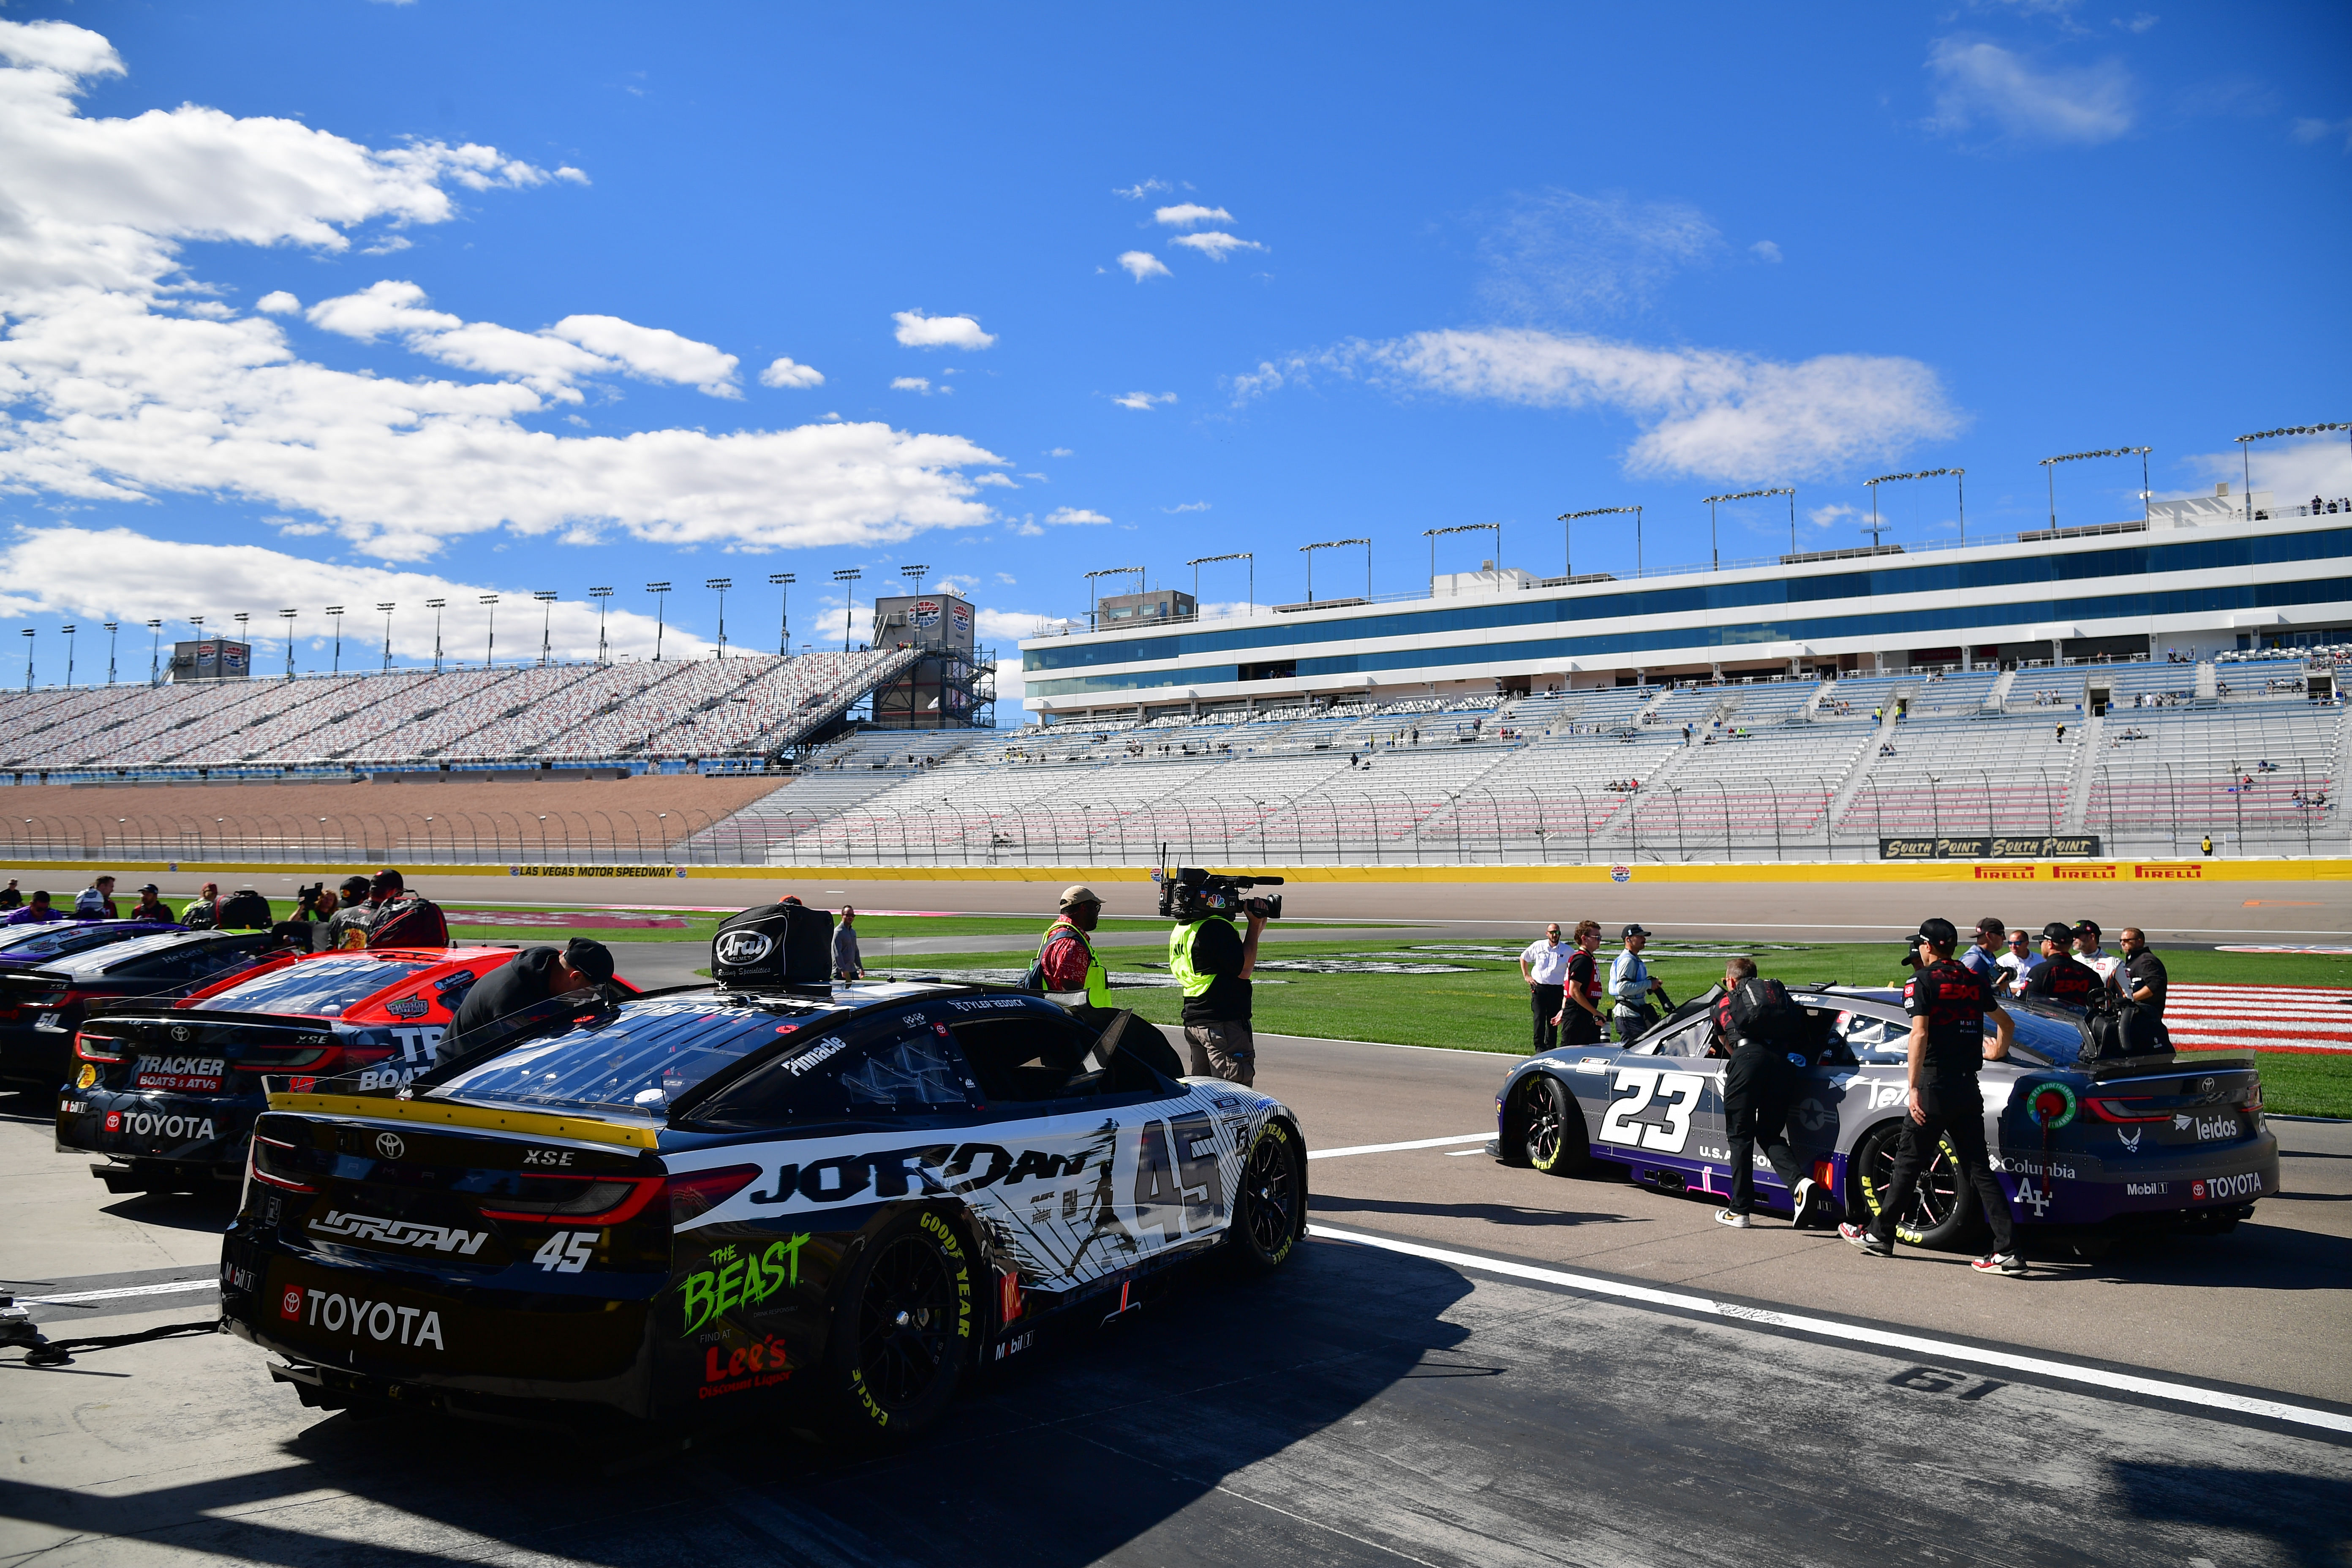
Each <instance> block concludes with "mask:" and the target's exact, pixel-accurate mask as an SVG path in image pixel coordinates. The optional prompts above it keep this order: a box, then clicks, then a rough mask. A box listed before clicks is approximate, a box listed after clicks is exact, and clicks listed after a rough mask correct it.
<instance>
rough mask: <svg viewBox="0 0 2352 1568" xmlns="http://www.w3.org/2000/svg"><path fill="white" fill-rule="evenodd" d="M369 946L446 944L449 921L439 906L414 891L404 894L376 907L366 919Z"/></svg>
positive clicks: (447, 942) (428, 945)
mask: <svg viewBox="0 0 2352 1568" xmlns="http://www.w3.org/2000/svg"><path fill="white" fill-rule="evenodd" d="M367 944H368V945H369V946H370V947H446V946H448V945H449V921H448V918H447V917H446V916H445V915H443V914H442V912H441V906H440V905H438V904H436V903H435V902H434V901H433V900H430V899H420V898H418V897H417V896H416V895H415V893H404V894H403V895H401V896H400V897H399V898H397V899H394V900H393V901H392V902H390V903H388V904H386V905H384V906H383V908H382V909H380V910H377V911H376V914H375V919H374V920H373V921H369V922H368V940H367Z"/></svg>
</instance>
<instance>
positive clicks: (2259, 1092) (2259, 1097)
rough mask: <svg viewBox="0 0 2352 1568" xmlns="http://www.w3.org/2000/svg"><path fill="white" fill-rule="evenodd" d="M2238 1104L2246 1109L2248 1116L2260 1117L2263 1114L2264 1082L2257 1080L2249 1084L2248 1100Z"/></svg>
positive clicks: (2247, 1090) (2247, 1087)
mask: <svg viewBox="0 0 2352 1568" xmlns="http://www.w3.org/2000/svg"><path fill="white" fill-rule="evenodd" d="M2238 1103H2239V1104H2241V1105H2242V1106H2244V1107H2245V1108H2246V1112H2247V1114H2248V1115H2251V1116H2260V1115H2261V1114H2262V1113H2263V1080H2262V1079H2254V1081H2253V1082H2252V1083H2250V1084H2248V1085H2247V1086H2246V1098H2245V1099H2243V1100H2240V1101H2239V1102H2238Z"/></svg>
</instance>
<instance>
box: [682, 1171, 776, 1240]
mask: <svg viewBox="0 0 2352 1568" xmlns="http://www.w3.org/2000/svg"><path fill="white" fill-rule="evenodd" d="M760 1171H761V1167H760V1166H758V1165H729V1166H726V1167H724V1168H723V1169H720V1170H716V1171H697V1172H695V1173H693V1174H692V1175H690V1176H672V1177H671V1178H670V1179H669V1223H670V1225H671V1226H673V1227H675V1226H681V1225H684V1224H685V1223H686V1222H687V1221H688V1220H690V1219H693V1218H694V1217H695V1216H697V1215H705V1214H709V1212H710V1211H711V1210H712V1209H715V1208H717V1207H718V1206H719V1205H720V1204H723V1203H725V1202H726V1201H727V1200H728V1199H729V1198H731V1197H733V1196H734V1195H735V1194H737V1193H740V1192H741V1191H742V1190H743V1189H744V1188H745V1187H748V1186H750V1185H751V1184H752V1183H753V1182H755V1181H757V1180H759V1177H760Z"/></svg>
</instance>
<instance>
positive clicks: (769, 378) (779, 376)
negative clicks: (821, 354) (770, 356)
mask: <svg viewBox="0 0 2352 1568" xmlns="http://www.w3.org/2000/svg"><path fill="white" fill-rule="evenodd" d="M760 384H761V386H792V387H802V386H823V385H824V372H823V371H821V370H819V369H817V368H816V367H815V366H814V365H808V364H803V363H800V362H799V361H798V360H795V359H794V358H793V356H792V355H790V354H784V355H782V356H780V357H779V358H778V359H777V360H776V361H775V362H774V363H772V364H770V365H769V366H768V368H767V369H765V370H763V371H761V373H760Z"/></svg>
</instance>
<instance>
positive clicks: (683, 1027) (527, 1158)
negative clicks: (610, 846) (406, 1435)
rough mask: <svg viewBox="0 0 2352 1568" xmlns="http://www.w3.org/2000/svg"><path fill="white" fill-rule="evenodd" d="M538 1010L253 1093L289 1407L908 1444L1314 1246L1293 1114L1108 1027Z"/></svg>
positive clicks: (975, 991)
mask: <svg viewBox="0 0 2352 1568" xmlns="http://www.w3.org/2000/svg"><path fill="white" fill-rule="evenodd" d="M541 1007H543V1008H547V1009H550V1010H551V1014H560V1015H561V1016H551V1017H550V1018H549V1019H547V1020H545V1021H544V1022H543V1023H541V1024H539V1025H535V1026H534V1025H531V1024H530V1021H529V1020H528V1019H525V1020H524V1021H523V1023H522V1024H521V1025H519V1026H518V1031H519V1032H515V1033H511V1034H509V1036H508V1037H506V1039H505V1040H504V1041H503V1042H502V1043H499V1044H495V1045H492V1046H490V1047H487V1050H488V1054H487V1055H483V1054H480V1053H468V1054H467V1055H464V1056H460V1057H459V1058H457V1059H456V1060H454V1061H452V1062H450V1063H448V1064H446V1065H444V1066H442V1067H440V1068H436V1070H435V1071H434V1072H432V1073H430V1074H426V1075H423V1076H420V1077H419V1078H418V1079H416V1081H415V1083H413V1084H411V1085H409V1086H407V1087H406V1088H400V1087H396V1086H395V1087H385V1086H383V1085H382V1084H378V1085H377V1086H376V1087H374V1088H373V1089H363V1088H361V1087H360V1084H359V1080H358V1079H344V1080H341V1081H339V1082H334V1083H328V1082H321V1083H320V1084H318V1085H317V1086H316V1090H315V1092H311V1093H293V1092H290V1091H289V1092H283V1093H273V1094H272V1095H271V1098H270V1102H269V1104H270V1109H269V1110H268V1111H267V1112H266V1113H265V1114H264V1115H263V1116H262V1117H261V1119H260V1121H259V1122H258V1123H257V1125H256V1127H255V1130H254V1136H253V1143H252V1157H251V1162H250V1164H249V1166H248V1173H249V1174H248V1180H247V1185H246V1191H245V1197H244V1203H243V1206H242V1209H241V1211H240V1212H239V1214H238V1215H237V1218H236V1223H235V1225H233V1226H231V1227H230V1228H229V1231H228V1234H227V1237H226V1242H225V1244H224V1247H223V1250H222V1262H221V1280H222V1288H221V1289H222V1304H223V1310H224V1312H225V1313H226V1318H227V1320H228V1324H229V1327H230V1329H231V1330H232V1331H234V1332H236V1333H237V1334H238V1335H240V1336H242V1337H244V1338H246V1339H248V1340H250V1341H252V1342H254V1343H256V1344H257V1345H261V1346H263V1347H265V1348H267V1349H268V1350H270V1351H273V1352H277V1353H278V1355H279V1356H281V1357H283V1358H284V1363H283V1364H281V1365H277V1366H273V1367H272V1369H271V1370H272V1373H273V1375H274V1376H276V1377H278V1379H279V1380H281V1381H289V1382H292V1383H294V1384H297V1386H298V1389H299V1393H300V1395H301V1397H302V1399H303V1401H304V1402H305V1403H306V1404H310V1405H320V1406H325V1407H329V1408H334V1407H341V1406H345V1405H353V1406H379V1407H381V1406H383V1405H385V1404H386V1403H387V1402H394V1401H396V1402H398V1403H399V1404H400V1405H420V1406H434V1407H438V1408H442V1409H446V1410H448V1411H451V1412H454V1413H459V1414H471V1415H488V1416H515V1417H525V1418H531V1417H535V1418H538V1419H542V1420H543V1419H546V1418H548V1416H549V1415H551V1414H552V1415H555V1417H556V1418H557V1419H559V1420H562V1421H564V1422H566V1423H576V1422H578V1421H581V1420H583V1419H585V1418H586V1417H589V1416H591V1415H596V1414H598V1413H600V1412H601V1413H607V1414H609V1413H619V1414H620V1415H623V1416H625V1417H630V1418H636V1419H641V1420H651V1421H657V1422H664V1423H669V1422H685V1421H691V1420H695V1419H697V1418H701V1417H706V1416H740V1415H755V1416H757V1417H759V1418H760V1419H761V1420H762V1421H763V1422H764V1421H768V1420H771V1419H776V1418H781V1419H782V1425H784V1426H793V1427H808V1428H815V1429H820V1430H824V1431H827V1432H830V1433H832V1434H835V1435H836V1436H841V1437H844V1438H847V1439H852V1440H866V1441H901V1440H904V1439H907V1438H909V1437H911V1436H914V1435H916V1434H917V1433H919V1432H920V1431H921V1430H922V1429H923V1428H924V1427H925V1426H927V1425H928V1424H929V1422H930V1421H931V1420H932V1419H933V1418H934V1417H935V1416H936V1415H938V1414H939V1413H940V1409H941V1407H942V1406H943V1405H945V1403H946V1401H947V1400H948V1398H949V1396H950V1394H951V1393H952V1392H953V1391H954V1389H955V1387H956V1385H957V1383H958V1381H959V1379H960V1378H961V1376H962V1375H963V1374H964V1373H966V1372H967V1371H968V1370H970V1369H971V1368H972V1367H974V1366H975V1365H976V1364H979V1363H992V1362H998V1361H1002V1360H1003V1359H1004V1358H1006V1357H1008V1356H1013V1355H1016V1354H1019V1353H1021V1352H1025V1351H1027V1350H1029V1349H1030V1348H1032V1347H1033V1346H1034V1345H1035V1344H1036V1343H1037V1342H1038V1336H1039V1334H1040V1331H1042V1330H1046V1329H1049V1328H1050V1327H1051V1326H1053V1325H1055V1324H1061V1323H1069V1322H1092V1321H1102V1320H1105V1319H1107V1318H1109V1317H1113V1316H1116V1315H1118V1314H1120V1313H1122V1312H1124V1311H1127V1310H1132V1309H1134V1308H1136V1307H1138V1306H1139V1305H1140V1304H1141V1300H1142V1291H1143V1288H1144V1286H1145V1284H1146V1283H1147V1281H1150V1280H1152V1279H1153V1278H1154V1276H1156V1275H1157V1274H1158V1273H1159V1271H1160V1270H1162V1269H1165V1268H1169V1267H1171V1266H1172V1265H1177V1264H1180V1263H1183V1262H1186V1261H1189V1260H1193V1259H1199V1258H1208V1257H1212V1256H1224V1257H1231V1258H1235V1259H1237V1260H1239V1262H1240V1263H1242V1264H1243V1265H1244V1266H1247V1267H1251V1268H1258V1269H1271V1268H1276V1267H1277V1266H1279V1265H1280V1264H1281V1263H1282V1262H1283V1260H1284V1259H1285V1258H1287V1257H1289V1256H1290V1254H1291V1252H1292V1250H1293V1248H1294V1247H1296V1245H1297V1242H1298V1241H1299V1239H1300V1238H1301V1237H1303V1236H1304V1235H1305V1232H1306V1224H1307V1163H1306V1159H1305V1153H1306V1151H1305V1147H1304V1145H1303V1143H1302V1142H1301V1139H1300V1134H1299V1130H1298V1123H1297V1118H1296V1117H1295V1116H1293V1115H1292V1114H1291V1112H1290V1111H1289V1110H1286V1108H1285V1107H1284V1106H1282V1105H1281V1104H1280V1103H1279V1102H1277V1101H1276V1100H1273V1099H1271V1098H1269V1097H1267V1096H1265V1095H1264V1094H1260V1093H1257V1092H1255V1091H1254V1090H1251V1089H1243V1088H1240V1087H1238V1086H1236V1085H1234V1084H1229V1083H1224V1082H1221V1081H1218V1080H1215V1079H1178V1078H1177V1077H1176V1076H1175V1075H1176V1073H1177V1072H1179V1071H1181V1068H1180V1066H1179V1064H1178V1062H1177V1060H1176V1058H1175V1053H1174V1052H1173V1051H1172V1050H1171V1049H1170V1048H1169V1047H1168V1045H1167V1043H1166V1041H1165V1040H1164V1039H1163V1038H1161V1037H1160V1036H1159V1035H1158V1033H1157V1032H1156V1031H1154V1030H1151V1029H1150V1026H1148V1025H1141V1026H1138V1025H1135V1024H1134V1021H1133V1020H1132V1016H1130V1015H1122V1016H1121V1018H1120V1020H1119V1021H1117V1022H1114V1023H1113V1024H1112V1025H1111V1026H1109V1027H1108V1028H1107V1029H1105V1030H1103V1031H1102V1032H1100V1033H1097V1031H1096V1030H1095V1029H1093V1028H1090V1027H1088V1026H1086V1025H1084V1024H1081V1023H1079V1022H1078V1021H1077V1020H1076V1019H1075V1018H1073V1017H1072V1016H1070V1015H1069V1014H1067V1013H1066V1012H1064V1011H1063V1010H1062V1009H1061V1008H1059V1007H1056V1006H1055V1005H1053V1004H1051V1003H1049V1002H1047V1001H1045V1000H1044V999H1043V998H1041V997H1036V996H1032V995H1027V994H1020V993H1014V992H1009V991H1004V990H1001V989H997V990H992V989H990V988H987V987H984V986H978V985H962V984H847V985H840V986H834V987H818V988H815V989H814V990H802V991H777V992H772V993H768V994H751V993H743V992H733V991H726V990H721V989H719V988H716V987H711V986H697V987H691V988H686V989H682V990H680V991H677V992H670V993H662V994H650V995H646V996H642V997H636V998H632V999H629V1000H626V1001H624V1002H621V1003H619V1004H617V1005H615V1004H611V1003H607V1002H604V1001H603V1000H601V999H599V998H596V997H594V996H593V995H591V994H587V993H579V994H574V995H572V996H571V997H566V998H557V999H555V1000H554V1001H552V1002H551V1003H546V1004H541ZM534 1029H536V1032H533V1030H534Z"/></svg>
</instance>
